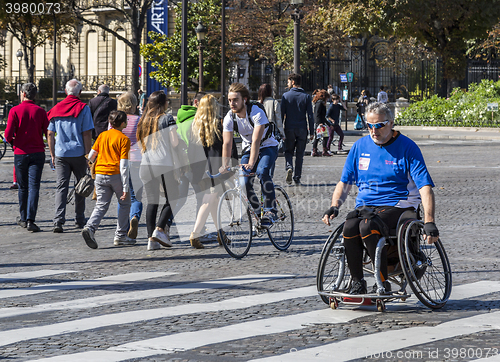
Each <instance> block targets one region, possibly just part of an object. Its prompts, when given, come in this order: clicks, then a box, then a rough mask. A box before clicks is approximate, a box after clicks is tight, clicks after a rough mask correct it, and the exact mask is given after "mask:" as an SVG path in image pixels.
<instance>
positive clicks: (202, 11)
mask: <svg viewBox="0 0 500 362" xmlns="http://www.w3.org/2000/svg"><path fill="white" fill-rule="evenodd" d="M175 11H176V14H178V15H179V16H176V18H175V32H174V33H173V34H172V35H171V36H166V35H162V34H159V33H156V32H152V31H151V32H149V34H148V36H149V37H150V38H151V40H152V41H153V43H150V44H143V45H141V55H142V56H143V57H144V60H146V61H148V62H151V65H152V66H154V67H155V68H156V69H157V70H155V71H153V72H151V73H150V74H149V76H150V77H151V78H153V79H156V80H157V81H158V82H160V83H161V84H162V85H163V86H164V87H173V88H175V89H176V90H179V89H180V86H181V41H182V31H181V30H182V22H181V16H180V14H181V13H182V7H181V5H180V2H179V3H178V7H176V9H175ZM187 11H188V14H187V17H188V27H187V35H188V51H187V71H188V76H187V79H188V88H191V89H197V88H198V76H199V67H198V53H199V51H198V40H197V37H196V32H195V28H196V26H197V25H198V21H199V20H201V22H202V23H203V24H204V25H205V26H206V27H207V30H208V32H207V34H206V37H205V40H204V44H205V49H204V51H203V64H204V66H203V78H204V88H205V89H218V87H219V85H220V76H219V75H220V64H221V39H220V38H221V37H220V31H221V4H220V1H216V0H200V1H198V2H189V3H188V9H187Z"/></svg>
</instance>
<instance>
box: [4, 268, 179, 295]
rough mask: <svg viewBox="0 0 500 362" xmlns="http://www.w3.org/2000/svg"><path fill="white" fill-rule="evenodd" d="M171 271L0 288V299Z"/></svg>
mask: <svg viewBox="0 0 500 362" xmlns="http://www.w3.org/2000/svg"><path fill="white" fill-rule="evenodd" d="M174 274H176V273H173V272H145V273H131V274H127V275H126V276H124V275H113V276H110V277H103V278H98V279H95V280H75V281H71V282H63V283H57V284H55V283H54V284H43V285H36V286H34V287H30V288H15V289H3V290H0V299H4V298H14V297H22V296H27V295H34V294H41V293H48V292H54V291H60V290H70V289H84V288H96V287H102V286H109V285H116V284H122V283H130V282H137V281H142V280H146V279H151V278H160V277H165V276H168V275H174Z"/></svg>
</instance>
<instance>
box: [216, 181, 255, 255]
mask: <svg viewBox="0 0 500 362" xmlns="http://www.w3.org/2000/svg"><path fill="white" fill-rule="evenodd" d="M217 230H218V234H219V238H220V240H221V241H222V245H223V246H224V249H226V251H227V253H228V254H229V255H231V256H232V257H233V258H236V259H241V258H243V257H244V256H245V255H247V253H248V250H250V246H251V244H252V219H251V217H250V211H249V210H248V203H247V202H246V201H245V199H244V198H243V196H242V195H241V194H240V193H239V192H238V191H237V190H228V191H226V192H225V193H224V194H223V195H222V196H221V198H220V201H219V207H218V208H217Z"/></svg>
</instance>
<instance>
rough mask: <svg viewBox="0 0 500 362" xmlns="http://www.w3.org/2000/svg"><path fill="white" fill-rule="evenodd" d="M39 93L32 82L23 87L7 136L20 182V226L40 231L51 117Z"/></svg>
mask: <svg viewBox="0 0 500 362" xmlns="http://www.w3.org/2000/svg"><path fill="white" fill-rule="evenodd" d="M36 93H37V89H36V86H35V85H34V84H33V83H25V84H23V86H22V87H21V104H19V105H18V106H16V107H14V108H12V109H11V111H10V112H9V118H8V121H7V128H6V129H5V139H6V140H7V142H9V143H10V144H11V145H12V147H13V148H14V164H15V166H16V177H17V183H18V184H19V213H20V216H18V217H17V223H18V225H20V226H22V227H24V228H27V229H28V231H32V232H37V231H40V228H39V227H38V226H37V225H36V224H35V217H36V211H37V209H38V197H39V194H40V180H41V178H42V171H43V165H44V163H45V144H44V143H43V135H45V138H47V127H48V125H49V120H48V118H47V113H46V112H45V111H44V110H43V108H41V107H39V106H37V105H36V104H35V102H33V100H34V99H35V96H36Z"/></svg>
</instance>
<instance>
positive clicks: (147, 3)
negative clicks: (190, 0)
mask: <svg viewBox="0 0 500 362" xmlns="http://www.w3.org/2000/svg"><path fill="white" fill-rule="evenodd" d="M152 3H153V0H92V1H87V0H69V6H70V8H71V9H72V11H73V14H74V16H75V17H76V18H77V19H78V20H80V21H82V22H84V23H86V24H89V25H92V26H95V27H98V28H101V29H102V30H104V31H105V32H107V33H109V34H112V35H113V36H115V37H116V38H117V39H119V40H121V41H123V42H124V43H125V45H126V46H128V47H129V48H130V50H131V53H132V92H134V93H137V91H138V90H139V88H140V83H139V65H140V64H139V63H140V50H141V49H140V47H141V40H142V32H143V31H144V28H145V26H146V20H147V15H148V10H149V8H150V7H151V4H152ZM103 9H106V10H109V9H113V11H114V12H115V13H116V14H117V15H118V16H119V17H120V19H122V21H123V22H126V23H129V25H130V29H131V31H132V34H131V36H130V37H124V36H122V35H120V34H119V33H118V32H116V31H114V30H113V29H110V28H108V27H107V25H106V24H104V23H102V22H100V21H99V20H93V19H92V18H90V17H88V16H87V15H88V13H89V12H90V11H96V10H97V11H99V10H103Z"/></svg>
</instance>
